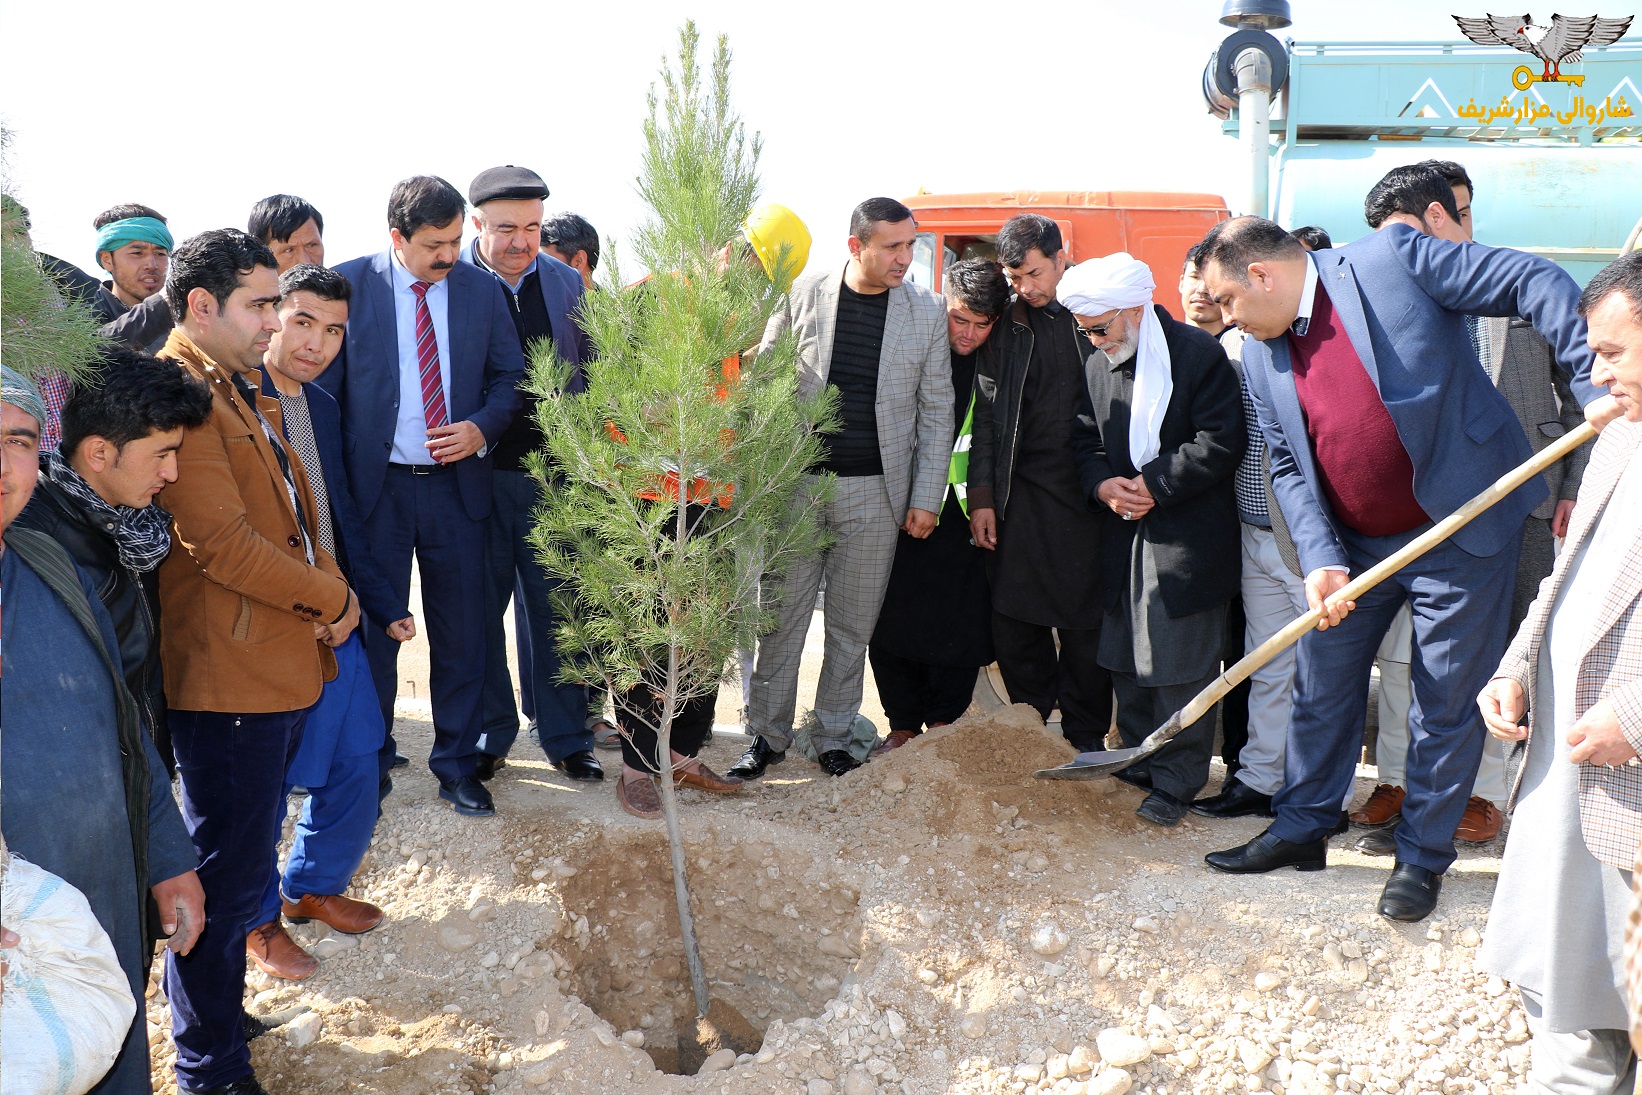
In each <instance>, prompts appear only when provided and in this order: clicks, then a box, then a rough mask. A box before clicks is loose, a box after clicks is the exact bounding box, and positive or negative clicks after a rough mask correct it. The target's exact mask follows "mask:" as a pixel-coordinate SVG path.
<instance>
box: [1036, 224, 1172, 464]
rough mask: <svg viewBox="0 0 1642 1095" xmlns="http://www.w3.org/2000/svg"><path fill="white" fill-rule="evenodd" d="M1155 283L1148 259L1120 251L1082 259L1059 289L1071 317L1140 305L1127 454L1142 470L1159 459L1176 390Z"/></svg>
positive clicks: (1061, 282)
mask: <svg viewBox="0 0 1642 1095" xmlns="http://www.w3.org/2000/svg"><path fill="white" fill-rule="evenodd" d="M1156 288H1157V282H1156V281H1155V280H1153V278H1152V271H1151V270H1150V269H1149V268H1148V267H1147V266H1146V264H1145V263H1143V262H1141V261H1140V260H1139V259H1136V258H1134V257H1133V256H1131V255H1129V254H1128V253H1127V252H1124V251H1119V252H1118V253H1117V254H1115V255H1107V256H1106V257H1105V258H1100V259H1090V260H1089V261H1088V262H1080V263H1078V264H1077V265H1076V266H1074V267H1072V268H1071V269H1069V270H1067V271H1066V273H1065V275H1063V276H1062V277H1061V279H1060V288H1059V289H1058V290H1057V292H1056V294H1055V295H1056V296H1057V297H1058V298H1059V300H1060V302H1061V304H1062V306H1064V307H1065V308H1066V309H1067V310H1068V311H1070V312H1071V313H1072V314H1073V315H1079V316H1100V315H1105V314H1106V313H1107V312H1110V311H1112V310H1113V309H1114V308H1136V307H1139V308H1141V309H1142V311H1141V313H1140V341H1139V345H1138V347H1137V348H1136V350H1135V388H1134V395H1133V397H1132V398H1131V401H1130V402H1131V406H1130V408H1129V458H1130V460H1131V461H1133V462H1134V466H1135V470H1137V471H1138V470H1140V469H1141V468H1143V467H1145V466H1146V465H1147V464H1148V463H1150V462H1151V461H1153V460H1155V459H1156V458H1157V454H1158V450H1159V449H1161V448H1162V442H1161V441H1160V440H1159V433H1160V431H1161V430H1162V429H1163V415H1164V413H1165V412H1167V411H1168V409H1169V397H1170V396H1172V395H1173V394H1174V370H1173V369H1172V367H1171V365H1170V361H1169V345H1168V343H1167V341H1165V339H1164V337H1163V325H1162V324H1161V323H1159V322H1158V320H1157V312H1155V311H1154V310H1153V309H1152V307H1151V304H1152V290H1154V289H1156Z"/></svg>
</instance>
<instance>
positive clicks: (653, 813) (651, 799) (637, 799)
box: [616, 769, 661, 821]
mask: <svg viewBox="0 0 1642 1095" xmlns="http://www.w3.org/2000/svg"><path fill="white" fill-rule="evenodd" d="M616 801H617V802H618V803H620V804H621V808H622V809H623V810H626V811H627V812H628V813H630V814H632V815H633V816H634V817H641V818H644V819H645V820H646V821H653V820H654V819H656V818H658V817H660V816H661V793H660V792H659V791H658V790H657V789H656V781H655V780H654V779H651V778H650V777H649V776H645V777H643V778H641V779H628V778H627V771H626V769H624V770H623V771H622V774H621V776H620V777H619V778H618V779H617V780H616Z"/></svg>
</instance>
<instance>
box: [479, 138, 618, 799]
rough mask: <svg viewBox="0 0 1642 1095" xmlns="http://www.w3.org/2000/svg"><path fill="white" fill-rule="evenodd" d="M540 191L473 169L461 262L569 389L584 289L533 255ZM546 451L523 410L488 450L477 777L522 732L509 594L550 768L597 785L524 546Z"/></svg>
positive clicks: (581, 693) (549, 616)
mask: <svg viewBox="0 0 1642 1095" xmlns="http://www.w3.org/2000/svg"><path fill="white" fill-rule="evenodd" d="M546 197H547V184H546V183H545V182H543V181H542V177H541V176H540V175H538V174H536V173H535V172H534V171H532V170H530V169H529V168H527V167H515V166H513V165H512V164H508V165H506V166H505V167H492V168H487V169H486V170H484V171H481V172H480V173H479V174H478V176H476V177H475V178H474V180H473V184H472V185H471V186H470V187H468V200H469V201H470V202H471V203H472V204H473V209H474V215H473V226H474V227H475V228H477V229H478V230H479V238H478V239H475V240H473V241H472V242H471V243H469V244H468V245H467V248H466V249H465V250H464V251H463V252H462V261H463V262H465V263H469V264H471V265H472V266H474V267H476V268H478V269H480V270H484V271H486V272H487V273H488V274H490V275H493V276H494V277H495V279H496V282H497V284H498V285H500V286H501V288H502V293H503V295H504V296H505V297H506V298H507V302H508V306H509V307H508V312H509V314H510V315H511V316H512V318H513V325H514V329H515V330H516V331H517V332H518V334H519V341H520V342H521V343H523V344H524V346H525V347H526V349H527V351H534V350H535V349H536V347H537V346H539V345H542V344H544V343H545V344H546V345H547V346H550V347H552V348H553V349H554V350H555V351H556V352H557V354H558V356H559V358H560V359H561V360H563V361H564V362H565V363H566V364H568V365H569V366H570V369H571V371H570V375H569V378H568V380H567V381H566V383H565V388H566V390H567V391H569V392H572V393H574V392H580V391H582V390H583V389H584V388H585V387H586V379H585V377H584V376H583V375H582V372H581V363H582V360H583V357H584V354H585V350H586V345H587V339H586V336H585V335H583V334H582V331H581V328H580V326H578V325H577V324H576V323H574V322H572V320H571V317H572V316H573V315H574V314H575V312H576V309H577V308H579V307H580V306H581V299H582V292H583V289H582V282H581V278H580V277H578V276H577V274H576V272H575V271H574V270H572V269H571V268H570V267H568V266H566V265H565V264H564V263H562V262H560V261H559V260H558V259H555V258H550V257H548V256H546V255H543V254H541V253H540V251H539V246H540V243H539V241H540V239H541V230H542V200H543V199H544V198H546ZM542 447H543V440H542V431H541V428H540V427H539V426H537V425H536V419H535V416H534V415H533V414H532V413H531V408H529V407H528V406H527V407H526V408H525V409H524V410H523V411H521V412H520V413H519V416H518V417H517V418H515V419H514V420H513V424H512V425H511V426H509V427H508V429H507V432H506V433H504V434H503V435H502V438H501V440H500V441H498V442H497V443H496V446H495V448H494V449H493V451H492V452H491V454H490V462H491V466H492V479H493V482H494V492H495V493H494V495H493V497H492V502H491V509H490V522H489V528H488V533H489V551H490V557H489V558H490V562H489V591H488V592H489V600H488V602H487V603H486V605H485V608H486V617H485V641H486V645H487V662H488V664H487V666H486V670H485V696H484V718H483V721H484V736H483V738H482V739H481V741H480V745H479V749H480V756H479V767H478V775H479V778H480V779H489V778H490V777H491V776H493V775H494V774H495V772H496V769H498V768H500V767H501V766H502V765H503V763H504V761H503V759H502V758H504V757H506V756H507V753H508V750H509V749H511V748H512V747H513V741H514V739H515V738H516V737H517V736H518V733H519V712H518V709H517V708H516V707H515V706H514V703H513V685H512V681H511V680H510V679H509V677H508V671H507V647H506V640H505V638H504V636H503V632H502V628H503V622H504V619H505V617H506V615H507V602H508V599H509V598H510V597H511V598H513V599H514V600H515V602H516V603H517V606H518V609H519V611H518V612H516V613H515V615H514V622H515V628H514V630H515V634H516V636H517V639H518V643H517V645H518V651H519V680H520V687H521V690H522V691H527V692H528V693H529V694H530V695H531V697H532V700H533V704H534V707H533V711H532V714H533V716H534V719H535V722H536V735H537V740H538V741H540V743H541V746H542V751H543V752H544V753H546V754H547V759H548V762H549V763H550V764H552V765H553V767H555V768H557V769H559V770H560V771H562V772H564V773H565V774H566V775H568V776H569V777H570V778H571V779H576V780H588V781H597V780H602V779H603V778H604V769H603V768H601V767H600V766H599V762H598V760H597V759H595V757H594V755H593V734H592V731H590V730H589V729H588V728H587V689H586V688H585V687H583V686H581V685H577V684H565V683H562V682H561V681H559V679H558V676H559V658H558V654H557V650H556V645H557V644H556V643H555V641H554V637H553V630H554V625H555V622H556V621H555V620H554V614H553V603H552V600H551V596H552V593H553V583H552V582H551V581H550V580H549V578H548V576H547V573H546V572H545V571H544V570H543V569H542V566H541V564H540V563H538V562H537V561H536V549H535V548H534V547H533V546H531V543H530V528H531V516H530V515H531V513H532V511H534V510H535V509H536V507H537V506H538V505H540V504H541V501H542V492H541V487H540V486H539V485H538V484H537V483H536V481H535V480H534V479H533V478H532V477H531V475H530V472H528V471H527V470H526V467H525V461H526V458H527V457H528V456H529V455H530V454H531V453H535V452H541V451H542ZM521 625H522V626H521Z"/></svg>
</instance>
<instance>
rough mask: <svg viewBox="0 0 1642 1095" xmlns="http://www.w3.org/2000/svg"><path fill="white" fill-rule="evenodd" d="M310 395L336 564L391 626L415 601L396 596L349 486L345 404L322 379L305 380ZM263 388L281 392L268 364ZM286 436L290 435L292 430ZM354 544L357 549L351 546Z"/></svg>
mask: <svg viewBox="0 0 1642 1095" xmlns="http://www.w3.org/2000/svg"><path fill="white" fill-rule="evenodd" d="M302 392H303V394H304V395H306V396H307V397H308V417H309V418H310V419H312V420H313V425H314V445H315V446H316V447H317V448H318V449H319V463H320V466H321V468H322V470H323V471H324V473H325V494H326V496H327V497H328V498H329V499H330V502H331V531H332V532H334V533H336V565H337V566H339V567H341V568H342V573H343V574H344V575H346V576H347V579H348V584H349V585H350V586H352V587H353V591H354V593H356V594H357V595H358V596H359V607H360V609H361V610H363V611H364V613H365V615H366V616H368V617H369V618H370V620H371V622H372V623H374V624H376V626H378V627H387V626H388V625H389V624H391V623H393V622H394V621H396V620H403V619H404V618H405V617H407V616H409V615H410V614H411V612H410V605H409V604H407V603H406V602H405V601H404V600H402V599H400V598H399V597H396V596H395V595H394V592H393V587H392V586H391V585H389V584H388V580H387V578H385V577H383V576H382V571H381V570H380V569H379V568H378V567H377V565H376V563H375V562H374V561H373V560H372V558H371V554H370V550H369V549H368V548H367V547H366V545H367V544H368V543H369V542H370V541H368V540H366V539H365V526H364V524H363V523H362V522H361V521H360V519H359V509H358V507H356V506H355V505H354V501H353V493H352V492H351V491H350V490H349V489H348V476H347V472H346V471H345V470H344V469H343V466H342V408H340V407H338V406H337V405H336V400H335V399H333V398H331V393H329V392H327V391H325V389H323V388H321V387H320V386H319V385H318V384H304V385H303V386H302ZM262 394H263V395H265V396H268V397H269V398H271V399H278V398H279V389H278V388H276V387H274V382H273V380H272V379H271V378H270V376H269V373H268V370H267V369H263V370H262ZM286 440H290V434H289V431H287V432H286ZM350 549H352V550H350Z"/></svg>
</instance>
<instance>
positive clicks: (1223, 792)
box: [1192, 776, 1271, 817]
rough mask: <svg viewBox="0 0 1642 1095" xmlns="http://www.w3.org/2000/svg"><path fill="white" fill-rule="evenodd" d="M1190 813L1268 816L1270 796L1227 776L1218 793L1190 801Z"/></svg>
mask: <svg viewBox="0 0 1642 1095" xmlns="http://www.w3.org/2000/svg"><path fill="white" fill-rule="evenodd" d="M1192 813H1194V814H1199V815H1201V816H1203V817H1270V816H1271V796H1270V795H1263V794H1261V793H1260V792H1259V791H1256V790H1255V789H1254V788H1253V787H1250V786H1249V785H1248V784H1246V783H1244V782H1243V781H1242V780H1240V779H1234V778H1232V777H1231V776H1227V777H1226V782H1225V784H1224V786H1222V787H1221V788H1220V793H1219V794H1218V795H1212V796H1210V797H1209V798H1200V799H1198V800H1197V801H1196V802H1194V803H1192Z"/></svg>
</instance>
